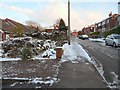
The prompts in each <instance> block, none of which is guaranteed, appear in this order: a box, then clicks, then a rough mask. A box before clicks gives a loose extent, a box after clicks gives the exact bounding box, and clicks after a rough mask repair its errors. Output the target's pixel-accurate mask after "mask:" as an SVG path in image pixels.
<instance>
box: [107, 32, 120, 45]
mask: <svg viewBox="0 0 120 90" xmlns="http://www.w3.org/2000/svg"><path fill="white" fill-rule="evenodd" d="M105 44H106V45H112V46H114V47H116V46H120V34H111V35H108V36H107V37H106V39H105Z"/></svg>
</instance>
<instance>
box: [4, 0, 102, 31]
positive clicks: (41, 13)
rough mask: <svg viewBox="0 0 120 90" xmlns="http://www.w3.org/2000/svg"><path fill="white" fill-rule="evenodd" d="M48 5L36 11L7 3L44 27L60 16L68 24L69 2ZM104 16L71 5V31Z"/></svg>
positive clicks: (55, 0) (10, 7)
mask: <svg viewBox="0 0 120 90" xmlns="http://www.w3.org/2000/svg"><path fill="white" fill-rule="evenodd" d="M28 4H29V3H28ZM41 5H42V4H41ZM47 5H48V6H46V7H44V8H42V9H41V8H38V10H36V11H33V10H32V9H29V8H27V7H26V8H20V7H17V6H13V5H12V6H7V5H6V8H7V9H9V10H12V11H15V12H17V13H20V14H24V15H26V16H27V17H29V18H30V20H33V21H35V22H38V23H40V24H41V25H42V26H43V27H49V26H51V25H53V24H54V23H55V21H56V20H57V19H58V18H63V19H64V21H65V23H66V25H67V24H68V5H67V2H63V1H62V0H61V1H60V0H59V1H58V0H54V2H49V3H48V4H47ZM3 6H4V5H3ZM17 17H18V16H17ZM102 18H103V15H102V13H101V12H95V11H92V10H91V11H90V10H85V9H83V8H79V10H76V9H73V8H72V7H71V31H73V30H74V29H76V30H81V29H82V28H83V27H86V26H88V25H91V24H94V23H95V22H98V21H99V20H101V19H102ZM21 19H22V18H21ZM24 22H25V21H24Z"/></svg>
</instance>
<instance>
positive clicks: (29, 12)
mask: <svg viewBox="0 0 120 90" xmlns="http://www.w3.org/2000/svg"><path fill="white" fill-rule="evenodd" d="M5 8H7V9H8V10H12V11H15V12H18V13H21V14H25V15H28V16H33V15H34V11H33V10H31V9H26V8H19V7H17V6H7V5H6V7H5Z"/></svg>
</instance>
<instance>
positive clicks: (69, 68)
mask: <svg viewBox="0 0 120 90" xmlns="http://www.w3.org/2000/svg"><path fill="white" fill-rule="evenodd" d="M58 77H59V78H60V82H58V83H56V84H54V85H53V86H52V88H107V87H106V84H105V83H104V82H103V80H102V78H101V77H100V75H99V74H98V72H97V71H96V70H95V68H94V67H93V66H92V65H91V64H88V63H86V62H79V63H74V64H73V63H71V62H70V61H69V62H65V63H63V64H62V65H61V67H60V72H59V74H58Z"/></svg>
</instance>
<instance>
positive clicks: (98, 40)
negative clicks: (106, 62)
mask: <svg viewBox="0 0 120 90" xmlns="http://www.w3.org/2000/svg"><path fill="white" fill-rule="evenodd" d="M89 40H90V41H93V42H105V40H104V38H97V39H93V38H89Z"/></svg>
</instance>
